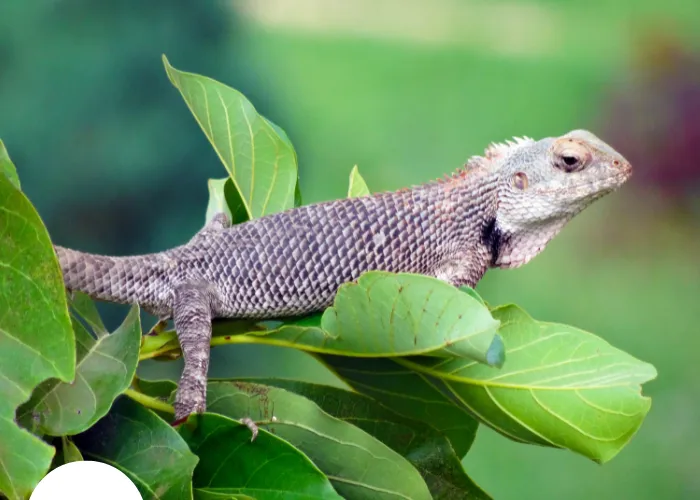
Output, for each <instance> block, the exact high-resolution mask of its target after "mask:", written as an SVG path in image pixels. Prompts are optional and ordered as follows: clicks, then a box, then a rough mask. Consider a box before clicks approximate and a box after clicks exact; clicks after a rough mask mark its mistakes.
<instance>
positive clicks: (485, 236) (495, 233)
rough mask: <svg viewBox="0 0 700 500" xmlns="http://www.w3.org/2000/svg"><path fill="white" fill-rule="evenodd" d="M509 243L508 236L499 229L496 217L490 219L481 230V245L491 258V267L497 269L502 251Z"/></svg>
mask: <svg viewBox="0 0 700 500" xmlns="http://www.w3.org/2000/svg"><path fill="white" fill-rule="evenodd" d="M507 242H508V235H507V234H506V233H505V232H503V231H502V230H501V228H499V227H498V223H497V222H496V217H491V218H490V219H488V220H487V221H486V222H485V223H484V225H483V227H482V229H481V243H482V244H483V245H484V246H485V247H486V250H487V252H488V255H489V256H490V260H489V266H490V267H496V265H497V262H498V260H499V257H500V255H501V251H502V249H503V248H504V247H505V245H506V244H507Z"/></svg>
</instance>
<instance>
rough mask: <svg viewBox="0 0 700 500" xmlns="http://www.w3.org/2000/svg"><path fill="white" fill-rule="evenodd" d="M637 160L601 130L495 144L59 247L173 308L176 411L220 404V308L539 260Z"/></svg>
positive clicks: (94, 280)
mask: <svg viewBox="0 0 700 500" xmlns="http://www.w3.org/2000/svg"><path fill="white" fill-rule="evenodd" d="M630 174H631V166H630V165H629V163H628V162H627V161H626V160H625V159H624V158H623V157H622V156H621V155H620V154H619V153H617V152H616V151H615V150H613V149H612V148H611V147H610V146H608V145H607V144H605V143H604V142H602V141H601V140H600V139H598V138H597V137H595V136H594V135H593V134H591V133H590V132H586V131H580V130H579V131H573V132H570V133H569V134H567V135H565V136H562V137H559V138H547V139H542V140H540V141H534V140H532V139H516V140H515V142H514V143H513V142H509V143H507V144H493V145H491V146H490V147H489V148H488V149H487V150H486V152H485V155H484V156H475V157H472V158H471V159H470V160H469V162H468V163H467V164H466V165H465V168H464V169H461V170H458V171H457V172H456V173H455V174H453V175H452V176H451V177H448V178H447V179H445V180H441V181H434V182H430V183H427V184H424V185H421V186H417V187H415V188H412V189H403V190H400V191H396V192H388V193H379V194H375V195H371V196H365V197H361V198H351V199H343V200H336V201H330V202H325V203H318V204H315V205H308V206H304V207H299V208H295V209H291V210H288V211H286V212H282V213H278V214H273V215H269V216H267V217H263V218H260V219H255V220H252V221H249V222H246V223H244V224H240V225H236V226H233V227H231V226H230V224H229V222H228V221H227V220H226V218H225V216H223V215H222V214H219V215H217V216H216V217H215V218H214V219H213V220H212V221H211V222H210V223H209V224H207V226H205V227H204V228H203V229H202V230H201V231H200V232H199V233H197V234H196V235H195V236H194V238H192V240H190V241H189V242H188V243H187V244H185V245H182V246H179V247H176V248H173V249H171V250H167V251H164V252H160V253H156V254H150V255H143V256H135V257H107V256H99V255H92V254H86V253H82V252H77V251H74V250H69V249H65V248H62V247H58V246H57V247H56V252H57V254H58V257H59V261H60V263H61V267H62V270H63V274H64V280H65V284H66V287H67V288H68V289H69V290H80V291H82V292H85V293H87V294H89V295H90V296H92V297H94V298H96V299H100V300H108V301H114V302H121V303H138V304H139V305H140V306H141V307H142V308H143V309H145V310H147V311H149V312H151V313H153V314H155V315H157V316H159V317H160V318H162V319H169V318H172V319H173V320H174V322H175V329H176V331H177V334H178V338H179V340H180V345H181V347H182V351H183V354H184V358H185V368H184V370H183V373H182V376H181V378H180V383H179V387H178V391H177V396H176V403H175V409H176V419H177V420H180V419H182V418H185V417H187V415H189V414H190V413H193V412H202V411H204V410H205V406H206V404H205V403H206V379H207V371H208V367H209V341H210V338H211V320H212V319H213V318H224V317H225V318H274V317H280V316H293V315H300V314H304V313H309V312H313V311H318V310H321V309H323V308H325V307H327V306H328V305H330V304H331V303H332V301H333V297H334V295H335V293H336V291H337V289H338V287H339V286H340V285H342V284H343V283H347V282H350V281H354V280H356V279H357V278H358V277H359V276H360V275H361V274H362V273H364V272H366V271H370V270H383V271H391V272H410V273H418V274H425V275H429V276H434V277H437V278H439V279H442V280H444V281H447V282H449V283H451V284H453V285H455V286H459V285H465V284H466V285H470V286H474V285H476V283H477V282H478V281H479V280H480V279H481V277H482V276H483V275H484V273H485V272H486V270H487V269H488V268H489V267H501V268H510V267H517V266H520V265H523V264H525V263H526V262H528V261H529V260H530V259H532V258H533V257H534V256H535V255H537V254H538V253H540V252H541V251H542V250H543V249H544V247H545V246H546V244H547V243H548V242H549V241H550V240H551V239H552V238H553V237H554V236H555V235H556V234H557V233H558V232H559V231H560V230H561V229H562V227H563V226H564V225H565V224H566V223H567V222H568V221H569V220H570V219H571V218H572V217H574V216H575V215H576V214H577V213H579V212H580V211H581V210H583V209H584V208H585V207H586V206H588V205H590V203H592V202H593V201H594V200H596V199H598V198H600V197H602V196H604V195H605V194H607V193H610V192H612V191H614V190H615V189H617V188H618V187H620V186H621V185H622V184H623V183H624V182H625V181H626V180H627V179H628V178H629V176H630Z"/></svg>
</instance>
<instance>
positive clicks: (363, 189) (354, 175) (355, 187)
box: [348, 165, 369, 198]
mask: <svg viewBox="0 0 700 500" xmlns="http://www.w3.org/2000/svg"><path fill="white" fill-rule="evenodd" d="M368 194H369V188H368V187H367V183H365V180H364V179H363V178H362V176H361V175H360V171H359V170H358V169H357V165H355V166H354V167H352V171H351V172H350V185H349V187H348V198H355V197H358V196H367V195H368Z"/></svg>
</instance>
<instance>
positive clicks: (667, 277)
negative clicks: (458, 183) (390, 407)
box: [0, 0, 700, 499]
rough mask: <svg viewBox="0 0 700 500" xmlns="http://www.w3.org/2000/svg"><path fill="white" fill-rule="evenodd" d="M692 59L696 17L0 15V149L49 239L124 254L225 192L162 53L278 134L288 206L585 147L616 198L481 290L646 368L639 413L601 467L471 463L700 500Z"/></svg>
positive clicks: (562, 491) (423, 5) (260, 358)
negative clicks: (586, 140)
mask: <svg viewBox="0 0 700 500" xmlns="http://www.w3.org/2000/svg"><path fill="white" fill-rule="evenodd" d="M698 49H700V3H699V2H698V0H667V1H665V2H654V1H650V0H624V1H622V0H617V1H616V2H614V5H613V2H609V1H605V0H589V1H570V2H563V1H556V0H540V1H527V2H515V1H486V0H482V1H471V0H469V1H467V0H464V1H457V0H433V1H430V2H429V1H416V0H356V1H353V2H349V1H341V0H233V1H227V2H223V1H213V0H207V1H194V0H180V1H179V2H175V1H169V2H168V1H164V0H151V1H148V2H141V1H137V0H121V1H119V2H104V1H103V2H89V1H87V0H60V1H59V0H32V1H30V0H0V138H2V139H3V140H4V141H5V143H6V145H7V148H8V150H9V152H10V155H11V156H12V158H13V160H14V161H15V163H16V165H17V167H18V170H19V174H20V177H21V180H22V185H23V189H24V191H25V192H26V193H27V194H28V195H29V197H30V198H31V199H32V201H33V202H34V204H35V205H36V206H37V208H38V209H39V211H40V213H41V215H42V217H43V218H44V220H45V222H46V224H47V226H48V228H49V231H50V233H51V235H52V237H53V239H54V241H55V242H56V243H59V244H61V245H66V246H70V247H77V248H80V249H82V250H88V251H94V252H103V253H110V254H133V253H143V252H150V251H157V250H162V249H164V248H167V247H169V246H173V245H176V244H179V243H182V242H184V241H185V240H186V239H188V238H189V237H190V236H191V235H192V234H193V233H194V232H195V231H196V230H197V229H198V228H199V227H200V226H201V225H202V223H203V221H204V213H205V207H206V201H207V185H206V180H207V179H208V178H212V177H223V176H225V171H224V169H223V168H222V165H220V164H219V163H218V160H217V158H216V156H215V154H214V153H213V152H212V150H211V148H210V146H209V144H208V143H207V141H206V139H205V137H204V135H203V134H202V133H201V132H200V130H199V129H198V127H197V126H196V124H195V122H194V120H193V119H192V117H191V116H190V115H189V112H188V111H187V108H186V106H185V105H184V103H183V102H182V100H181V98H180V97H179V95H178V93H177V91H176V90H175V89H174V88H173V87H171V86H170V84H169V82H168V80H167V77H166V75H165V72H164V71H163V68H162V64H161V61H160V55H161V54H162V53H165V54H167V55H168V57H169V59H170V61H171V62H172V64H173V65H174V66H175V67H177V68H179V69H183V70H188V71H193V72H197V73H201V74H205V75H208V76H211V77H213V78H215V79H218V80H220V81H222V82H224V83H226V84H228V85H231V86H233V87H236V88H238V89H239V90H241V91H242V92H244V93H245V94H246V95H247V96H248V97H249V98H250V100H251V101H252V102H253V103H254V104H255V105H256V107H257V108H258V110H259V111H260V112H262V113H263V114H265V115H266V116H267V117H269V118H270V119H272V120H273V121H275V122H276V123H278V124H279V125H280V126H282V127H283V128H284V129H285V130H286V131H287V133H288V134H289V136H290V138H291V139H292V141H293V143H294V144H295V146H296V148H297V152H298V156H299V164H300V176H301V185H302V191H303V194H304V199H305V202H312V201H319V200H322V199H329V198H337V197H341V196H343V195H344V194H345V192H346V189H347V178H348V174H349V172H350V169H351V168H352V166H353V165H355V164H358V165H359V168H360V171H361V172H362V173H363V175H364V176H365V178H366V180H367V182H368V184H369V185H370V187H371V188H372V189H373V190H384V189H391V188H398V187H402V186H405V185H410V184H415V183H419V182H423V181H425V180H428V179H431V178H434V177H437V176H439V175H441V174H442V173H444V172H447V171H450V170H452V169H454V168H455V167H457V166H459V165H461V164H462V163H463V162H464V161H465V160H466V159H467V157H468V156H470V155H472V154H478V153H480V152H481V151H482V150H483V148H484V147H485V146H486V145H487V144H488V142H490V141H495V140H503V139H506V138H508V137H511V136H514V135H516V136H517V135H528V136H533V137H536V138H539V137H542V136H551V135H558V134H562V133H565V132H566V131H568V130H570V129H574V128H588V129H591V130H593V131H594V132H595V133H597V134H598V135H600V136H601V137H603V138H604V139H605V140H606V141H607V142H609V143H611V144H612V145H613V146H614V147H616V148H617V149H619V150H620V151H621V152H622V153H623V154H624V155H625V156H627V158H628V159H629V160H630V161H631V162H632V163H633V165H634V166H635V168H636V175H635V176H634V177H633V179H632V181H631V182H630V184H628V185H627V186H626V187H625V188H624V189H623V190H622V191H621V192H619V193H617V194H616V195H614V196H611V197H609V199H604V200H603V201H601V202H599V203H597V204H596V205H595V206H594V207H592V208H591V209H589V210H587V211H586V212H585V213H584V214H583V215H582V216H580V217H579V218H577V219H576V220H575V221H574V222H572V223H571V224H570V225H569V226H568V227H567V229H566V230H565V231H564V232H563V234H562V235H561V236H560V237H558V238H557V239H555V240H554V242H553V243H551V245H550V246H549V247H548V249H547V251H546V252H545V253H544V254H543V255H542V256H540V257H538V258H537V259H535V260H534V261H533V262H532V263H531V264H529V265H527V266H525V267H524V268H521V269H518V270H513V271H505V272H503V271H490V272H489V273H487V276H486V278H485V279H484V280H483V281H482V282H481V283H480V284H479V287H478V289H479V291H480V292H481V293H482V295H483V296H484V297H485V298H486V299H487V300H488V301H490V302H492V303H504V302H516V303H518V304H520V305H522V306H523V307H525V308H526V309H527V310H528V311H529V312H530V313H531V314H533V315H534V316H535V317H537V318H538V319H542V320H549V321H558V322H565V323H569V324H573V325H576V326H580V327H582V328H585V329H587V330H590V331H592V332H595V333H597V334H599V335H601V336H602V337H604V338H605V339H607V340H608V341H610V342H611V343H612V344H614V345H615V346H617V347H619V348H621V349H624V350H626V351H628V352H630V353H631V354H633V355H635V356H637V357H639V358H641V359H643V360H645V361H648V362H651V363H653V364H654V365H655V366H656V367H657V369H658V372H659V377H658V379H657V380H656V381H654V382H652V383H651V384H649V385H648V386H647V387H646V391H645V392H646V393H647V394H649V395H650V396H652V397H653V401H654V402H653V407H652V410H651V412H650V413H649V416H648V418H647V420H646V422H645V423H644V425H643V426H642V428H641V430H640V432H639V433H638V435H637V436H636V437H635V439H634V440H633V441H632V443H631V444H630V445H629V446H628V447H627V448H626V449H624V450H623V451H622V453H621V454H620V455H619V456H617V457H616V458H615V459H614V460H613V461H612V462H610V463H608V464H606V465H604V466H598V465H595V464H593V463H591V462H588V461H586V460H585V459H583V458H580V457H578V456H575V455H573V454H571V453H568V452H564V451H558V450H552V449H546V448H536V447H532V446H525V445H520V444H515V443H511V442H509V441H508V440H506V439H505V438H503V437H501V436H499V435H497V434H495V433H494V432H492V431H490V430H489V429H485V428H482V429H481V430H480V432H479V435H478V437H477V441H476V443H475V445H474V447H473V449H472V451H471V452H470V454H469V455H468V456H467V458H466V459H465V465H466V467H467V469H468V472H469V473H470V474H471V475H472V477H473V478H474V479H475V480H476V481H477V482H478V483H479V484H481V485H482V486H483V487H484V488H485V489H486V490H487V491H489V492H490V493H491V494H493V495H494V496H495V498H497V499H515V498H537V499H539V498H546V499H549V498H570V499H587V498H591V497H596V498H606V499H607V498H639V499H646V498H650V499H651V498H653V499H657V498H664V499H665V498H673V499H675V498H700V432H699V431H698V424H700V400H699V399H698V396H699V395H700V368H699V367H698V363H697V358H698V356H697V353H698V352H699V351H700V339H699V338H698V336H697V333H698V326H697V325H698V320H699V319H700V312H699V310H698V297H699V296H700V265H699V264H698V261H699V259H700V236H698V235H699V234H700V231H699V230H700V224H699V221H700V197H699V196H698V193H699V191H700V154H698V151H699V150H700V149H699V147H700V51H699V50H698ZM105 311H106V314H107V315H108V316H109V319H110V322H111V323H112V324H116V323H117V322H118V321H119V319H120V314H122V312H123V310H121V309H118V308H109V307H107V308H105ZM213 357H214V361H213V365H212V375H214V376H226V375H241V374H256V373H258V374H259V373H269V370H270V366H271V365H276V368H275V369H276V370H277V371H278V372H283V373H285V374H288V375H294V376H297V377H300V378H305V379H311V380H314V379H318V378H319V377H320V378H323V377H325V375H324V373H323V370H322V369H321V368H320V366H319V365H318V364H316V363H315V362H310V361H309V359H310V358H306V357H305V356H304V355H302V354H300V353H295V352H293V351H286V350H282V349H271V348H267V349H261V348H259V347H255V348H254V347H247V346H243V347H238V346H236V347H227V348H220V349H216V350H215V351H214V353H213ZM272 359H278V360H279V362H274V361H271V360H272ZM178 369H179V364H177V363H168V364H164V363H155V362H154V363H152V364H151V365H148V366H145V367H143V368H142V370H141V373H142V374H144V375H145V376H160V375H163V374H168V375H170V376H174V375H177V373H178Z"/></svg>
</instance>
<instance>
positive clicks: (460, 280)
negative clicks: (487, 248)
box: [435, 256, 488, 288]
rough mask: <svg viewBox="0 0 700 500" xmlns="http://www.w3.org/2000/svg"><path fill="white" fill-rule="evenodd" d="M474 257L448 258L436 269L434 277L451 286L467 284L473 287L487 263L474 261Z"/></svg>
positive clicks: (482, 274) (486, 267)
mask: <svg viewBox="0 0 700 500" xmlns="http://www.w3.org/2000/svg"><path fill="white" fill-rule="evenodd" d="M475 260H476V259H475V258H474V257H466V256H465V257H461V258H455V259H450V260H448V261H447V262H445V263H444V264H442V265H441V266H440V267H439V268H438V269H437V270H436V271H435V277H436V278H437V279H439V280H442V281H446V282H447V283H449V284H450V285H452V286H456V287H460V286H464V285H466V286H469V287H471V288H474V287H475V286H476V284H477V283H478V282H479V280H480V279H481V278H482V277H483V276H484V274H485V273H486V270H487V269H488V264H487V263H485V262H484V263H483V264H481V265H480V264H479V263H478V262H475Z"/></svg>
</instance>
